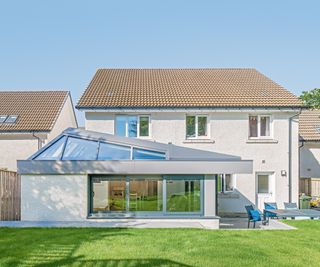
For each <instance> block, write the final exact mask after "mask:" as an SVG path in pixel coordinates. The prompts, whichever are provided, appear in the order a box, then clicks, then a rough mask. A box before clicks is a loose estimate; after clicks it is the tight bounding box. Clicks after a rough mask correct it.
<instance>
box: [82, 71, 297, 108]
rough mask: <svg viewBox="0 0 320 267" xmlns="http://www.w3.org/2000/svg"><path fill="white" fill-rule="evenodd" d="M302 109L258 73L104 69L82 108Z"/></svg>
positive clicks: (94, 82)
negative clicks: (260, 107) (261, 107)
mask: <svg viewBox="0 0 320 267" xmlns="http://www.w3.org/2000/svg"><path fill="white" fill-rule="evenodd" d="M259 106H263V107H300V106H302V102H301V101H300V100H299V99H298V98H297V97H296V96H295V95H293V94H292V93H291V92H289V91H288V90H286V89H285V88H283V87H281V86H280V85H278V84H277V83H275V82H273V81H272V80H270V79H269V78H267V77H266V76H264V75H263V74H261V73H260V72H258V71H257V70H255V69H99V70H98V71H97V72H96V74H95V75H94V77H93V79H92V81H91V82H90V84H89V86H88V88H87V89H86V90H85V92H84V94H83V95H82V97H81V98H80V100H79V102H78V105H77V108H79V109H81V108H119V107H127V108H129V107H134V108H137V107H140V108H152V107H259Z"/></svg>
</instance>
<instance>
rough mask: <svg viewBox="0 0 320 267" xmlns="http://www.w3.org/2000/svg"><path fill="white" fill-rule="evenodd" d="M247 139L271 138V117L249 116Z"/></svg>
mask: <svg viewBox="0 0 320 267" xmlns="http://www.w3.org/2000/svg"><path fill="white" fill-rule="evenodd" d="M249 137H250V138H259V137H261V138H267V137H271V117H270V116H268V115H256V116H249Z"/></svg>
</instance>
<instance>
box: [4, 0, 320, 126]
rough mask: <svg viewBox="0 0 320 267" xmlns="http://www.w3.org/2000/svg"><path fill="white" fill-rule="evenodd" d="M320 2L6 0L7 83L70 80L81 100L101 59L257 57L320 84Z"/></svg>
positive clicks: (234, 61)
mask: <svg viewBox="0 0 320 267" xmlns="http://www.w3.org/2000/svg"><path fill="white" fill-rule="evenodd" d="M319 11H320V1H298V0H297V1H294V0H291V1H286V0H281V1H279V0H278V1H272V0H269V1H257V0H243V1H226V0H224V1H213V0H212V1H201V0H197V1H195V0H194V1H188V0H183V1H182V0H181V1H180V0H170V1H166V0H161V1H151V0H148V1H139V0H134V1H133V0H128V1H121V0H117V1H107V0H104V1H98V0H92V1H89V0H88V1H80V0H78V1H72V0H64V1H60V0H55V1H43V0H41V1H33V0H29V1H23V0H21V1H15V0H10V1H2V0H0V89H1V90H14V89H15V90H17V89H20V90H40V89H42V90H45V89H47V90H49V89H51V90H53V89H67V90H70V91H71V93H72V97H73V101H74V103H76V102H77V101H78V99H79V97H80V96H81V94H82V92H83V91H84V89H85V87H86V86H87V85H88V83H89V81H90V79H91V78H92V76H93V74H94V73H95V71H96V69H97V68H102V67H110V68H118V67H119V68H123V67H125V68H127V67H130V68H135V67H137V68H140V67H141V68H148V67H150V68H165V67H254V68H257V69H258V70H259V71H261V72H263V73H264V74H266V75H267V76H269V77H270V78H271V79H273V80H275V81H276V82H278V83H280V84H281V85H283V86H285V87H286V88H288V89H289V90H291V91H292V92H294V93H296V94H300V93H301V91H303V90H311V89H313V88H315V87H320V16H319ZM77 114H78V115H80V116H79V122H80V125H82V124H83V115H82V114H79V112H77Z"/></svg>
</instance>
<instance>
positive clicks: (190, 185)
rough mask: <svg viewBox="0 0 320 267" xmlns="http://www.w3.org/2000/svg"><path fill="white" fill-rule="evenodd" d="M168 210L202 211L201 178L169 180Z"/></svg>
mask: <svg viewBox="0 0 320 267" xmlns="http://www.w3.org/2000/svg"><path fill="white" fill-rule="evenodd" d="M166 187H167V188H166V189H167V211H168V212H200V210H201V204H200V203H201V201H200V180H167V184H166Z"/></svg>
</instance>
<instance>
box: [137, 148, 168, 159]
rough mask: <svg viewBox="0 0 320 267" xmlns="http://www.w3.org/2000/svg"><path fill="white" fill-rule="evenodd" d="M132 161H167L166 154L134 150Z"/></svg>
mask: <svg viewBox="0 0 320 267" xmlns="http://www.w3.org/2000/svg"><path fill="white" fill-rule="evenodd" d="M132 159H166V154H165V153H163V152H158V151H151V150H145V149H138V148H134V149H133V156H132Z"/></svg>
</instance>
